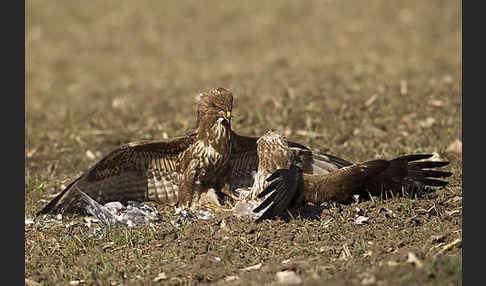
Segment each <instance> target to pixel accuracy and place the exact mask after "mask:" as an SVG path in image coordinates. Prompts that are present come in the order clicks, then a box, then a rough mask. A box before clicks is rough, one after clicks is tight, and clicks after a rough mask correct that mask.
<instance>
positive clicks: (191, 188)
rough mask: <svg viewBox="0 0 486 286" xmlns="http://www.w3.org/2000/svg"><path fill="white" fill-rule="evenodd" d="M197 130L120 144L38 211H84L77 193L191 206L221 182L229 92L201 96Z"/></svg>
mask: <svg viewBox="0 0 486 286" xmlns="http://www.w3.org/2000/svg"><path fill="white" fill-rule="evenodd" d="M200 97H201V98H200V100H199V102H198V106H197V128H196V129H195V130H193V131H192V132H189V133H188V134H187V135H185V136H180V137H176V138H172V139H164V140H144V141H138V142H131V143H128V144H124V145H122V146H120V147H119V148H118V149H116V150H114V151H112V152H111V153H109V154H108V155H107V156H106V157H104V158H103V159H101V160H100V161H99V162H98V163H96V164H95V165H94V166H92V167H91V168H89V169H88V170H87V171H86V172H84V174H82V175H81V176H80V177H79V178H77V179H76V180H74V181H73V182H72V183H71V184H70V185H69V186H67V187H66V188H65V189H64V190H63V191H62V192H61V193H60V194H59V195H58V196H57V197H55V198H54V199H53V200H52V201H51V202H49V203H48V204H47V205H46V206H45V207H44V208H43V209H42V210H41V211H40V212H39V213H38V214H43V213H53V212H59V211H61V210H62V211H64V212H83V207H82V206H81V205H80V204H81V203H82V202H83V200H82V199H81V193H80V191H81V192H84V193H85V194H87V195H89V196H90V197H91V198H93V199H94V200H95V201H97V202H98V203H102V204H103V203H106V202H109V201H122V202H127V201H129V200H134V201H150V200H152V201H159V202H163V203H167V204H169V205H175V204H179V205H180V206H182V207H194V206H195V205H197V204H198V203H199V199H200V198H201V196H202V195H204V194H205V193H206V192H207V191H208V190H209V189H212V188H218V187H219V186H220V183H221V182H220V178H221V176H222V174H223V171H224V167H225V166H226V165H227V164H228V160H229V154H230V148H231V143H230V138H231V111H232V107H233V95H232V93H231V92H230V91H229V90H227V89H225V88H214V89H209V90H208V91H206V92H204V93H201V94H200Z"/></svg>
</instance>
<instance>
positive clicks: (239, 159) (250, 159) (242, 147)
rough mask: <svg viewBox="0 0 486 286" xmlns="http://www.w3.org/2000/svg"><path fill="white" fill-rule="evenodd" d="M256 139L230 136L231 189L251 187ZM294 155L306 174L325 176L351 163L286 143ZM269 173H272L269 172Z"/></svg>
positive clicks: (256, 156) (255, 167) (297, 163)
mask: <svg viewBox="0 0 486 286" xmlns="http://www.w3.org/2000/svg"><path fill="white" fill-rule="evenodd" d="M257 140H258V137H251V136H242V135H238V134H236V133H235V132H233V131H232V134H231V157H230V168H231V186H232V187H231V188H232V189H235V188H240V187H251V186H252V185H253V179H254V175H255V173H256V172H257V170H258V154H257ZM286 142H287V144H288V145H289V147H290V149H291V150H292V152H293V153H294V158H295V161H296V165H297V166H299V167H300V168H302V170H303V172H304V173H307V174H327V173H330V172H333V171H335V170H338V169H340V168H342V167H345V166H349V165H351V164H352V163H350V162H348V161H346V160H344V159H341V158H338V157H336V156H332V155H329V154H325V153H317V152H313V151H312V150H311V149H310V148H309V147H307V146H304V145H302V144H299V143H296V142H292V141H287V140H286ZM269 172H273V170H270V171H269Z"/></svg>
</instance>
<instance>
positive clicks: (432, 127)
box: [25, 0, 462, 285]
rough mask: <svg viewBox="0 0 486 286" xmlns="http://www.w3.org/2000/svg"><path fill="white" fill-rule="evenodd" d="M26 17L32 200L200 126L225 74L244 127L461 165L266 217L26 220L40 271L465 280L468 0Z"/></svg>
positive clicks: (43, 278) (61, 8)
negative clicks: (425, 185) (134, 145)
mask: <svg viewBox="0 0 486 286" xmlns="http://www.w3.org/2000/svg"><path fill="white" fill-rule="evenodd" d="M25 23H26V30H25V40H26V54H25V58H26V73H25V80H26V86H25V94H26V101H25V102H26V106H25V113H26V120H25V135H26V136H25V146H26V149H25V156H26V158H25V182H26V183H25V216H26V218H31V217H33V216H34V214H35V213H36V212H37V211H38V210H40V209H41V208H42V207H43V206H44V205H45V204H46V200H49V199H50V198H51V197H52V195H53V194H55V193H58V192H59V191H60V190H61V189H62V187H63V186H66V185H67V184H69V183H70V182H71V181H72V180H73V179H75V178H76V177H77V176H78V175H79V174H81V172H82V171H84V170H85V169H86V168H88V167H89V166H91V165H92V164H94V163H95V162H96V161H97V160H99V159H100V158H101V157H102V156H104V155H105V154H107V153H108V152H109V151H111V150H113V149H114V148H116V147H117V146H118V145H119V144H121V143H125V142H129V141H134V140H138V139H142V138H162V137H167V136H168V137H172V136H176V135H181V134H184V133H185V132H186V131H187V130H189V129H190V128H192V127H194V126H195V98H196V96H197V94H198V93H199V91H201V90H205V89H207V88H209V87H217V86H223V87H227V88H230V89H231V90H232V91H233V92H234V95H235V102H234V108H233V115H234V120H233V123H232V127H233V129H234V130H236V131H237V132H238V133H240V134H244V135H262V134H263V133H264V132H265V131H266V130H269V129H273V130H276V131H279V132H281V133H282V134H284V135H285V136H286V137H287V138H289V139H291V140H293V141H297V142H299V143H302V144H306V145H308V146H310V147H311V148H313V149H314V150H319V151H323V152H327V153H330V154H334V155H337V156H339V157H342V158H344V159H347V160H349V161H355V162H359V161H365V160H370V159H375V158H389V159H390V158H393V157H394V156H398V155H401V154H410V153H423V152H435V153H437V155H438V156H439V157H440V158H442V159H443V160H448V161H450V162H451V163H450V165H449V166H447V167H445V169H446V170H449V171H452V172H453V173H454V175H453V176H452V177H450V178H448V180H449V182H450V185H449V186H447V187H445V188H437V189H432V190H430V191H429V192H424V193H420V194H408V193H405V194H404V195H402V196H395V197H381V198H380V197H374V198H372V199H371V200H370V199H365V200H362V201H360V202H355V203H352V204H349V205H339V204H323V205H322V206H320V207H306V208H304V209H301V210H300V212H294V213H292V216H288V217H283V218H279V219H277V220H271V221H264V222H262V223H260V224H255V223H253V222H252V221H250V220H248V219H239V218H236V217H234V216H231V215H230V214H228V213H225V212H222V213H218V214H217V215H216V217H215V218H211V219H208V220H190V221H189V222H188V223H187V224H184V225H182V226H180V227H175V226H173V225H172V224H171V223H169V222H170V221H171V220H174V219H176V215H175V214H174V210H173V208H170V207H165V206H161V205H156V206H157V207H158V209H159V211H160V212H161V213H162V215H163V216H164V223H162V224H161V225H156V226H154V227H150V226H135V227H114V228H112V229H109V230H107V231H105V232H102V233H100V234H98V235H90V234H89V232H88V228H87V227H86V226H85V224H84V221H83V218H81V217H78V216H66V217H63V218H62V219H63V224H57V223H47V224H45V225H44V226H42V227H36V226H33V225H31V224H26V225H25V278H26V284H27V283H30V284H32V285H33V284H35V282H38V283H40V284H41V285H54V284H56V285H57V284H60V285H69V284H71V285H76V284H77V285H94V284H102V285H110V284H111V285H118V284H128V285H138V284H144V285H147V284H149V285H150V284H169V285H199V284H224V285H262V284H268V285H276V284H278V283H282V282H283V283H284V282H285V281H287V282H288V281H290V280H284V281H281V280H279V277H282V275H281V274H278V273H279V272H282V271H286V270H287V271H291V272H292V273H294V274H295V275H296V276H295V275H294V276H293V277H294V278H293V279H294V282H298V283H300V284H301V285H322V284H326V285H460V284H462V149H461V148H462V147H461V146H460V144H459V143H460V142H461V139H462V138H461V134H462V92H461V88H462V40H461V39H462V4H461V2H460V1H459V2H458V1H378V0H372V1H360V2H354V1H353V2H351V1H333V0H328V1H278V2H276V1H266V2H261V1H245V2H241V3H240V2H220V1H212V0H211V1H178V2H176V1H171V2H167V3H166V2H156V1H150V2H149V1H132V2H126V3H125V2H121V1H114V0H109V1H97V2H94V3H85V2H80V1H50V2H41V1H30V2H28V3H26V12H25ZM359 216H362V217H366V218H368V219H367V220H366V218H365V220H366V221H365V222H363V223H362V224H358V223H357V222H359V220H357V218H358V217H359ZM53 218H55V217H54V216H53ZM66 223H73V225H71V226H69V227H66ZM161 273H163V274H161ZM287 273H288V272H287Z"/></svg>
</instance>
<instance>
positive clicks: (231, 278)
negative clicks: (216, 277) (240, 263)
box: [224, 275, 240, 283]
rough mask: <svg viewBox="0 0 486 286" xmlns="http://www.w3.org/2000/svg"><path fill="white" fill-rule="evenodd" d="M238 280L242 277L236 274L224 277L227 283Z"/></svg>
mask: <svg viewBox="0 0 486 286" xmlns="http://www.w3.org/2000/svg"><path fill="white" fill-rule="evenodd" d="M237 280H240V277H238V276H235V275H231V276H227V277H225V278H224V282H225V283H229V282H233V281H237Z"/></svg>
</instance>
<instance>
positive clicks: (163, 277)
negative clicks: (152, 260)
mask: <svg viewBox="0 0 486 286" xmlns="http://www.w3.org/2000/svg"><path fill="white" fill-rule="evenodd" d="M165 279H167V275H166V274H165V272H160V273H159V274H158V275H157V276H155V278H154V280H153V281H154V282H158V281H160V280H165Z"/></svg>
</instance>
